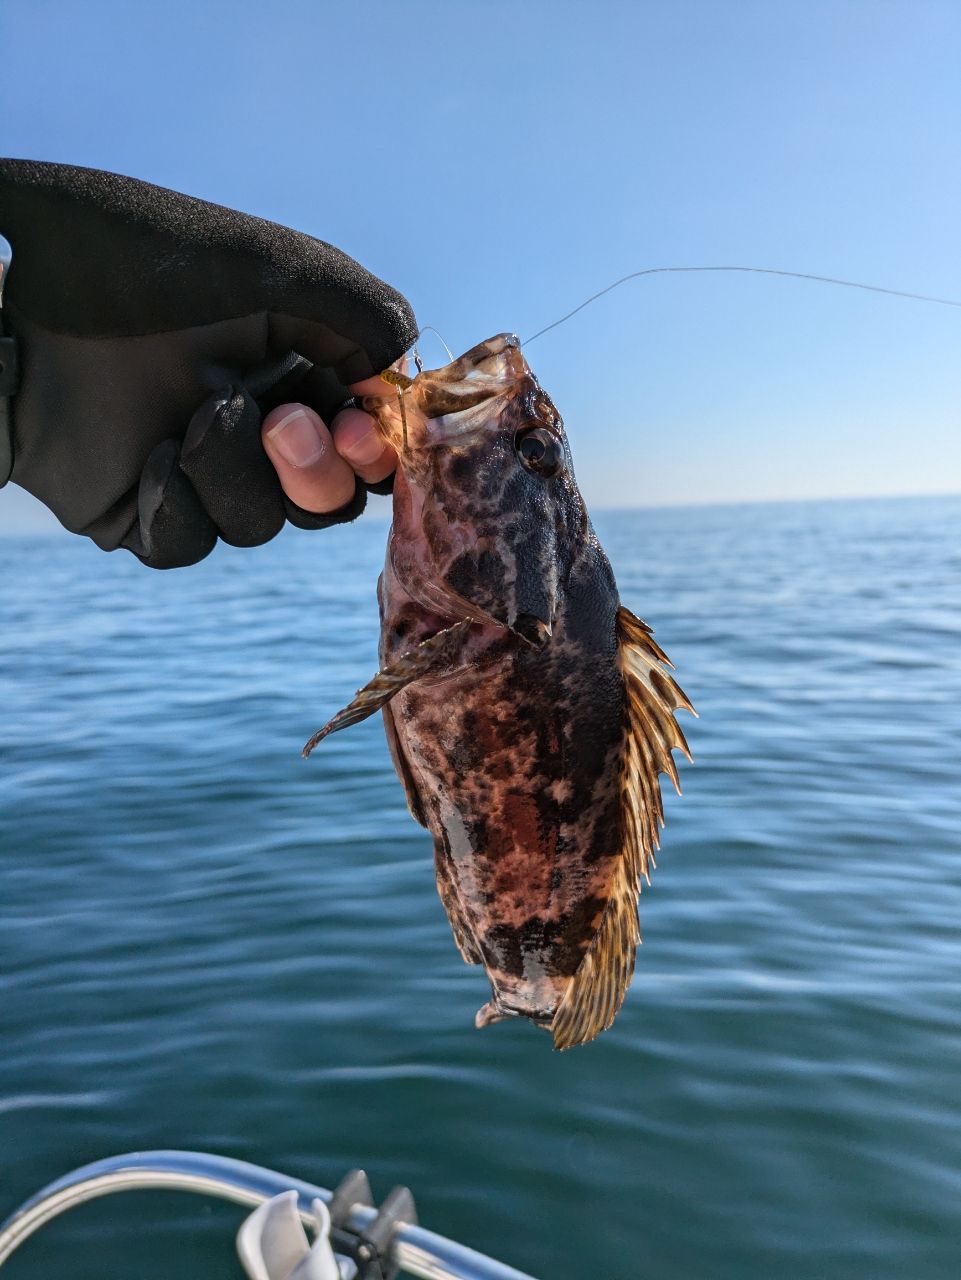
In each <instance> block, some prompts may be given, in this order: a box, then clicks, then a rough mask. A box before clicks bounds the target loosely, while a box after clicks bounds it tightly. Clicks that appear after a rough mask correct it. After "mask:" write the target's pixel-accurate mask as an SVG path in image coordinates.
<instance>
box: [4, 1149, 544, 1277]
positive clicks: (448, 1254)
mask: <svg viewBox="0 0 961 1280" xmlns="http://www.w3.org/2000/svg"><path fill="white" fill-rule="evenodd" d="M158 1189H162V1190H165V1191H192V1192H194V1193H196V1194H198V1195H205V1196H213V1197H214V1198H215V1199H218V1200H229V1201H232V1202H233V1203H234V1204H239V1205H244V1206H246V1207H248V1208H256V1206H257V1205H259V1204H262V1203H263V1202H264V1201H265V1200H270V1199H272V1198H273V1197H274V1196H276V1195H279V1194H280V1193H281V1192H283V1191H291V1190H293V1191H296V1193H297V1206H298V1210H299V1213H300V1216H301V1220H302V1221H303V1222H304V1224H305V1225H306V1226H311V1225H313V1222H314V1215H313V1213H312V1211H311V1203H312V1201H314V1200H317V1199H320V1200H323V1201H324V1203H325V1204H329V1203H330V1200H331V1196H332V1192H330V1191H328V1190H326V1189H325V1188H324V1187H315V1186H312V1185H311V1184H310V1183H309V1182H302V1181H301V1180H300V1179H299V1178H289V1177H287V1176H286V1175H285V1174H282V1173H276V1172H274V1171H273V1170H271V1169H263V1168H261V1167H260V1166H259V1165H255V1164H247V1163H246V1162H245V1161H243V1160H231V1159H228V1158H227V1157H226V1156H214V1155H207V1154H206V1153H203V1152H196V1151H138V1152H131V1153H130V1154H129V1155H123V1156H112V1157H110V1158H109V1159H107V1160H98V1161H96V1162H95V1163H93V1164H88V1165H84V1166H83V1168H80V1169H75V1170H74V1171H73V1173H68V1174H67V1175H66V1176H65V1177H63V1178H58V1179H57V1181H56V1182H51V1183H50V1185H49V1186H47V1187H44V1189H43V1190H42V1191H39V1192H38V1193H37V1194H36V1195H35V1196H31V1198H30V1199H29V1200H27V1201H26V1203H24V1204H23V1205H21V1206H20V1208H19V1209H17V1211H16V1212H15V1213H14V1214H12V1215H11V1216H10V1217H9V1218H8V1219H7V1221H6V1222H5V1223H3V1225H2V1226H0V1266H2V1265H3V1263H4V1262H5V1261H6V1260H7V1259H8V1258H9V1257H10V1255H11V1254H12V1253H13V1252H14V1250H15V1249H17V1248H19V1247H20V1245H22V1244H23V1243H24V1241H25V1240H28V1239H29V1238H30V1236H32V1235H33V1233H34V1232H35V1231H38V1230H39V1229H40V1228H41V1227H42V1226H44V1224H45V1223H48V1222H51V1221H52V1220H53V1219H54V1218H57V1217H59V1216H60V1214H62V1213H66V1212H67V1210H68V1209H73V1208H75V1207H76V1206H77V1205H80V1204H84V1203H86V1201H88V1200H96V1199H99V1197H101V1196H108V1195H113V1194H114V1193H115V1192H118V1191H148V1190H158ZM376 1216H377V1210H376V1209H374V1208H371V1207H370V1206H367V1205H354V1206H353V1207H352V1208H351V1210H350V1212H349V1214H348V1217H347V1221H346V1225H347V1227H348V1228H349V1229H350V1230H351V1231H355V1232H357V1233H358V1234H359V1235H362V1234H363V1232H364V1230H365V1228H366V1227H368V1226H370V1224H371V1223H372V1222H373V1221H374V1219H375V1218H376ZM392 1255H393V1256H392V1261H393V1262H394V1263H395V1264H396V1265H397V1266H398V1267H399V1268H400V1269H401V1271H403V1272H405V1273H406V1274H408V1275H411V1276H418V1277H420V1278H421V1280H532V1277H531V1276H528V1275H525V1274H524V1273H522V1272H520V1271H515V1270H514V1268H513V1267H508V1266H505V1265H504V1264H503V1263H500V1262H495V1261H494V1259H493V1258H488V1257H487V1256H486V1255H484V1254H482V1253H477V1252H475V1251H474V1250H473V1249H468V1248H466V1247H465V1246H464V1245H461V1244H457V1242H456V1241H454V1240H448V1239H446V1238H445V1237H444V1236H439V1235H435V1234H434V1232H433V1231H427V1230H425V1229H424V1228H423V1227H418V1226H413V1225H407V1224H401V1225H400V1226H399V1227H398V1228H397V1231H396V1233H395V1235H394V1237H393V1242H392Z"/></svg>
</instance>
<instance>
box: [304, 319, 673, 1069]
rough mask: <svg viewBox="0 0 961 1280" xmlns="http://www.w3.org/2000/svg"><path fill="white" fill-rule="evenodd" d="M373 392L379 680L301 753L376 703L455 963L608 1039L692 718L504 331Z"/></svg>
mask: <svg viewBox="0 0 961 1280" xmlns="http://www.w3.org/2000/svg"><path fill="white" fill-rule="evenodd" d="M384 377H385V379H386V380H387V381H389V382H390V383H391V384H392V385H391V387H390V388H388V387H385V395H384V397H383V398H373V399H370V398H369V399H366V400H365V401H364V408H365V409H367V410H368V412H370V413H372V414H373V415H374V417H375V419H376V421H377V423H378V424H379V426H380V429H381V431H382V432H383V434H384V436H385V438H386V439H387V440H389V441H390V443H391V444H393V445H394V447H395V448H396V450H397V453H398V455H399V458H400V464H399V466H398V469H397V476H396V480H395V483H394V521H393V526H392V529H391V533H390V539H389V543H388V548H387V563H386V567H385V569H384V572H383V575H382V576H381V579H380V583H379V587H378V595H379V600H380V612H381V642H380V659H381V670H380V671H379V672H378V674H377V675H376V676H375V677H374V679H373V680H371V682H370V683H369V684H368V685H366V686H365V688H364V689H362V690H361V691H360V692H359V693H358V695H357V697H356V698H355V699H354V701H353V702H352V703H351V704H350V705H349V706H348V707H346V708H345V709H344V710H343V711H341V712H340V713H339V714H338V715H337V716H335V717H334V719H333V720H331V721H330V722H329V723H328V724H327V725H326V726H325V727H324V728H323V729H321V730H320V732H319V733H317V734H315V735H314V737H313V738H312V739H311V741H310V742H309V743H308V744H307V746H306V747H305V748H304V752H305V754H308V753H309V752H310V750H312V748H313V747H314V746H316V744H317V743H318V742H319V741H320V740H321V739H322V738H323V737H325V736H326V735H327V734H329V733H333V732H335V731H336V730H338V729H342V728H345V727H346V726H347V725H350V724H354V723H356V722H357V721H359V720H362V719H364V718H365V717H366V716H368V715H370V714H372V713H373V712H374V711H375V710H377V709H378V708H380V709H382V710H383V713H384V723H385V726H386V730H387V740H388V743H389V744H390V749H391V754H392V756H393V759H394V764H395V766H396V768H397V773H398V775H399V776H400V779H401V781H402V782H403V784H404V786H405V788H406V791H407V800H408V804H409V806H410V811H411V813H412V814H413V816H414V817H415V818H416V819H417V821H418V822H420V823H421V824H423V825H424V826H425V827H427V828H428V829H429V830H430V831H431V833H432V834H433V837H434V851H435V866H436V872H437V887H438V890H439V892H440V896H441V899H442V901H443V903H444V907H445V908H446V910H447V915H448V917H449V919H450V923H451V927H452V929H453V932H454V938H455V940H456V942H457V945H458V947H459V948H460V952H461V955H462V956H463V957H464V959H465V960H466V961H467V962H468V963H469V964H482V965H483V966H484V968H485V970H486V971H487V975H488V977H489V979H490V983H491V989H492V998H491V1000H490V1001H489V1003H487V1004H485V1005H484V1007H483V1008H482V1009H481V1010H480V1011H479V1013H478V1014H477V1025H478V1026H486V1025H487V1024H488V1023H490V1022H495V1021H498V1020H499V1019H501V1018H507V1017H515V1016H520V1017H525V1018H530V1019H531V1020H532V1021H534V1022H535V1023H537V1024H538V1025H540V1026H542V1027H546V1028H548V1029H549V1030H550V1031H551V1033H552V1035H553V1037H554V1044H555V1046H556V1047H557V1048H558V1049H567V1048H570V1047H571V1046H572V1045H575V1044H582V1043H584V1042H585V1041H587V1040H591V1039H593V1038H594V1036H596V1035H597V1034H598V1033H599V1032H601V1031H603V1030H604V1029H605V1028H606V1027H609V1026H610V1025H611V1023H612V1022H613V1020H614V1016H615V1014H616V1013H617V1011H618V1009H619V1008H620V1006H621V1003H622V1001H623V999H624V993H625V991H626V990H627V987H628V984H629V983H630V980H631V977H632V974H633V970H634V957H635V951H636V948H637V943H638V941H639V930H638V922H637V900H638V894H639V892H640V877H641V876H642V875H643V876H645V877H646V878H648V879H649V874H648V873H649V870H650V868H651V867H652V866H653V864H654V850H655V849H656V848H657V847H658V828H659V826H662V825H663V809H662V804H661V793H660V784H659V780H658V775H659V774H661V773H666V774H667V775H668V776H669V777H670V778H671V780H672V782H673V783H674V785H675V786H677V784H678V778H677V770H676V767H675V764H674V761H673V758H672V756H671V752H672V750H674V749H675V748H677V749H680V750H681V751H683V752H684V753H685V754H688V755H689V753H688V749H687V744H686V742H685V741H684V735H683V733H682V732H681V730H680V728H679V727H678V725H677V723H676V721H675V719H674V712H675V711H676V710H677V709H678V708H679V707H685V708H686V709H687V710H689V711H692V710H693V708H692V707H691V704H690V703H689V702H688V700H687V698H686V697H685V696H684V694H683V693H682V692H681V690H680V689H679V688H678V686H677V684H676V683H675V682H674V680H673V679H672V678H671V676H670V675H669V674H668V672H667V671H666V670H665V668H666V667H668V666H670V663H669V662H668V660H667V658H666V657H665V655H664V653H663V652H662V651H661V649H660V648H659V647H658V646H657V644H656V643H655V642H654V640H653V638H652V635H651V631H650V629H649V628H648V627H647V626H646V625H645V624H644V623H643V622H641V621H640V619H638V618H635V617H634V615H633V614H632V613H631V612H630V611H629V610H627V609H626V608H624V607H623V606H622V605H621V603H620V601H619V598H618V593H617V586H616V584H615V582H614V575H613V573H612V572H611V567H610V564H609V563H608V560H607V557H606V556H605V554H604V552H603V550H602V549H601V546H600V543H599V542H598V540H597V537H596V535H595V533H594V530H593V529H592V528H591V523H590V520H589V518H588V515H587V511H586V509H585V507H584V502H583V500H582V498H581V495H580V493H579V491H578V488H577V485H576V483H575V480H574V473H573V470H572V467H571V456H570V449H569V447H568V444H567V438H566V436H565V433H564V427H563V424H562V422H561V418H560V415H559V414H558V412H557V410H556V409H555V407H554V405H553V404H552V403H551V400H550V398H549V397H548V396H547V395H546V394H545V392H544V391H543V389H542V388H541V387H540V385H539V384H538V382H537V379H536V378H535V377H534V375H533V373H532V372H531V370H530V369H529V368H528V365H527V362H526V360H525V359H524V356H523V355H522V354H521V350H520V344H519V342H518V340H517V338H515V337H514V336H513V335H511V334H501V335H499V336H498V337H495V338H491V339H490V340H489V341H487V342H482V343H481V344H480V345H479V346H476V347H474V348H472V350H470V351H468V352H467V353H466V355H463V356H461V357H460V359H458V360H455V361H453V362H452V363H451V364H449V365H447V366H446V367H445V368H443V369H436V370H432V371H430V372H422V373H420V374H418V376H417V377H416V378H414V379H409V378H407V377H405V376H404V375H403V374H402V373H399V372H396V371H388V373H386V374H385V375H384Z"/></svg>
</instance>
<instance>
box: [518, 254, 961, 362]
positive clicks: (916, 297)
mask: <svg viewBox="0 0 961 1280" xmlns="http://www.w3.org/2000/svg"><path fill="white" fill-rule="evenodd" d="M698 271H700V272H706V271H740V272H742V273H744V274H748V275H757V276H786V277H788V278H789V279H792V280H814V281H816V282H817V283H818V284H836V285H840V286H841V287H842V288H844V289H865V290H866V291H867V292H868V293H886V294H887V295H888V296H889V297H892V298H911V299H912V300H913V301H914V302H935V303H937V304H938V306H941V307H961V302H959V301H957V300H956V299H954V298H934V297H931V296H930V294H926V293H907V292H906V291H905V290H903V289H886V288H883V287H882V286H881V285H879V284H862V283H860V281H857V280H838V279H836V278H835V277H834V276H816V275H812V274H811V273H810V272H808V271H780V270H778V269H777V268H776V267H648V268H647V269H646V270H645V271H632V272H631V273H630V274H629V275H626V276H621V278H620V280H615V281H614V283H613V284H609V285H608V286H607V288H606V289H599V290H598V291H597V293H592V294H591V296H590V297H589V298H587V299H586V300H585V301H584V302H582V303H581V304H580V306H578V307H575V308H574V310H573V311H568V313H567V315H566V316H561V318H560V320H555V321H554V323H553V324H549V325H545V327H544V328H543V329H538V331H537V332H536V333H535V334H532V336H531V337H529V338H525V339H524V342H523V345H524V346H525V347H526V346H528V345H529V344H530V343H531V342H533V341H534V339H535V338H539V337H541V335H542V334H545V333H549V332H550V330H551V329H556V328H557V326H558V325H559V324H563V323H564V322H565V320H570V318H571V316H576V315H577V313H578V311H583V310H584V308H585V307H589V306H590V304H591V303H592V302H596V301H597V299H598V298H603V296H604V294H605V293H610V292H611V290H612V289H616V288H617V287H618V285H621V284H626V283H627V281H628V280H638V279H640V277H641V276H660V275H672V274H673V275H676V274H680V273H684V272H686V273H692V272H698Z"/></svg>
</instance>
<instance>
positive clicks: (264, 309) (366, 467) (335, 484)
mask: <svg viewBox="0 0 961 1280" xmlns="http://www.w3.org/2000/svg"><path fill="white" fill-rule="evenodd" d="M0 236H2V237H4V238H5V239H6V240H7V241H8V242H9V244H10V246H11V248H12V261H11V263H10V267H9V271H4V270H3V260H2V257H0V287H2V303H3V309H2V312H0V318H2V328H0V486H2V485H3V484H4V483H5V482H6V481H7V480H8V479H12V480H13V481H14V483H16V484H19V485H20V486H22V487H23V488H24V489H26V490H27V491H28V492H30V493H32V494H33V495H34V496H35V497H36V498H39V500H40V501H41V502H43V503H44V504H45V505H46V506H47V507H49V508H50V510H51V511H53V512H54V513H55V514H56V516H57V517H58V519H59V520H60V521H61V523H62V524H63V525H65V526H66V528H68V529H70V530H72V531H73V532H75V533H80V534H84V535H86V536H88V537H90V538H91V539H92V540H93V541H94V542H96V544H97V545H98V546H99V547H101V548H103V549H104V550H106V551H110V550H113V549H115V548H117V547H121V546H122V547H125V548H127V549H128V550H130V551H132V552H133V553H134V554H135V555H137V556H138V557H139V558H140V559H141V560H142V561H143V563H144V564H147V565H149V566H150V567H152V568H158V569H168V568H174V567H178V566H181V565H188V564H194V563H195V562H196V561H198V560H201V559H203V557H204V556H205V555H207V554H208V553H209V552H210V551H211V550H213V547H214V546H215V544H216V542H217V540H218V538H221V539H223V540H224V541H225V542H229V543H231V544H233V545H234V546H242V547H248V546H257V545H259V544H260V543H263V542H267V541H268V540H269V539H270V538H272V537H274V535H275V534H277V533H278V532H279V531H280V529H281V528H282V527H283V525H284V523H285V521H289V522H290V523H293V524H296V525H299V526H300V527H302V528H312V529H319V528H324V527H325V526H327V525H330V524H335V523H339V522H341V521H344V520H352V519H354V517H355V516H357V515H359V514H360V512H361V511H362V510H363V508H364V504H365V501H366V498H367V488H368V485H369V484H377V483H378V482H379V481H382V480H383V479H385V477H386V476H388V475H389V474H390V471H391V470H392V462H393V459H392V457H391V455H390V453H389V450H387V449H385V448H384V447H383V445H379V444H378V443H377V441H376V440H374V438H373V437H372V435H371V431H370V427H369V420H368V419H364V418H363V417H362V416H358V415H357V413H356V411H354V412H353V413H346V414H338V410H339V409H340V408H341V406H343V404H344V403H345V401H346V400H347V399H348V398H349V397H350V395H351V389H352V388H353V389H359V391H360V393H361V394H363V393H364V391H365V389H366V380H367V379H369V378H371V377H372V376H375V375H376V374H377V373H378V372H379V370H381V369H383V368H385V367H386V366H387V365H388V364H390V362H391V361H392V360H395V359H397V357H398V356H399V355H400V354H401V352H402V351H403V350H404V349H405V348H406V347H407V346H408V345H409V343H410V342H411V341H413V338H414V336H415V332H416V326H415V323H414V317H413V314H412V312H411V310H410V307H409V306H408V304H407V303H406V301H405V300H404V299H403V298H402V297H401V295H400V294H398V293H397V292H396V291H395V290H393V289H391V288H390V287H389V286H388V285H386V284H385V283H384V282H383V281H381V280H378V279H377V278H376V277H374V276H372V275H371V274H370V273H369V272H367V271H365V270H364V268H363V267H361V266H360V264H359V263H357V262H354V261H353V260H352V259H351V258H349V257H348V256H347V255H346V254H344V253H341V252H340V251H339V250H337V249H335V248H334V247H333V246H332V245H329V244H325V243H323V242H322V241H320V240H317V239H315V238H314V237H313V236H309V235H304V234H302V233H300V232H297V231H293V230H291V229H290V228H288V227H282V226H278V225H277V224H275V223H271V222H266V221H264V220H263V219H261V218H255V217H250V216H249V215H247V214H243V213H239V212H237V211H235V210H233V209H226V208H222V207H220V206H218V205H213V204H208V203H206V202H205V201H202V200H195V199H193V198H191V197H190V196H184V195H180V194H178V193H177V192H174V191H166V190H164V189H162V188H160V187H154V186H151V185H150V184H148V183H145V182H137V181H135V180H134V179H132V178H124V177H121V176H119V175H117V174H111V173H103V172H100V171H98V170H94V169H82V168H77V167H75V166H73V165H57V164H40V163H37V162H34V161H27V160H0ZM295 400H296V402H298V403H294V402H295ZM275 406H280V408H279V410H277V411H276V412H274V413H273V414H271V412H270V411H271V410H273V409H274V408H275ZM265 414H269V415H270V416H269V419H268V423H267V428H266V430H267V432H270V431H273V432H274V434H273V435H269V437H268V441H267V443H266V451H265V445H264V443H262V436H261V427H262V423H263V419H264V415H265ZM325 424H330V426H331V430H330V431H328V427H327V425H325ZM365 424H366V425H365ZM271 462H273V463H274V466H272V465H271ZM348 462H349V463H350V465H348ZM278 474H279V477H280V479H279V480H278Z"/></svg>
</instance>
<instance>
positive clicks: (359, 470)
mask: <svg viewBox="0 0 961 1280" xmlns="http://www.w3.org/2000/svg"><path fill="white" fill-rule="evenodd" d="M350 390H351V392H352V393H353V394H354V395H355V396H357V397H358V398H359V397H361V396H365V395H370V396H373V395H383V394H384V390H385V387H384V383H383V382H382V381H381V379H380V378H367V379H365V380H364V381H363V382H355V383H353V384H352V386H351V387H350ZM261 430H262V436H263V443H264V449H265V450H266V452H267V456H268V457H269V458H270V460H271V462H272V463H273V464H274V467H275V469H276V471H277V475H278V478H279V479H280V483H281V485H282V486H283V489H284V492H285V493H286V494H287V497H288V498H290V500H291V501H292V502H295V503H296V504H297V505H298V506H299V507H303V508H304V509H305V510H307V511H314V512H317V513H325V512H330V511H336V510H338V508H340V507H343V506H344V505H345V503H348V502H350V500H351V498H352V497H353V494H354V490H355V488H356V485H357V478H358V477H359V478H360V479H361V480H362V481H364V482H365V483H366V484H368V485H370V486H378V485H382V484H383V482H384V481H385V480H387V479H388V477H389V476H391V475H392V474H393V472H394V468H395V467H396V466H397V454H396V453H395V452H394V450H393V449H392V448H391V446H390V445H389V444H387V443H386V442H385V441H384V440H383V438H382V437H381V435H380V432H379V431H378V430H377V426H376V424H375V423H374V420H373V418H372V417H371V416H370V414H368V413H364V412H363V411H362V410H361V409H353V408H351V409H344V410H343V411H342V412H341V413H339V414H337V416H336V417H335V418H334V420H333V422H332V423H331V425H330V429H329V430H328V428H327V426H326V424H325V423H324V421H323V419H322V418H321V417H320V415H319V414H318V413H315V412H314V410H313V409H311V408H310V407H309V406H308V405H303V404H283V405H278V407H277V408H276V409H272V410H271V412H270V413H268V415H267V417H266V418H265V419H264V424H263V427H262V429H261Z"/></svg>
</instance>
